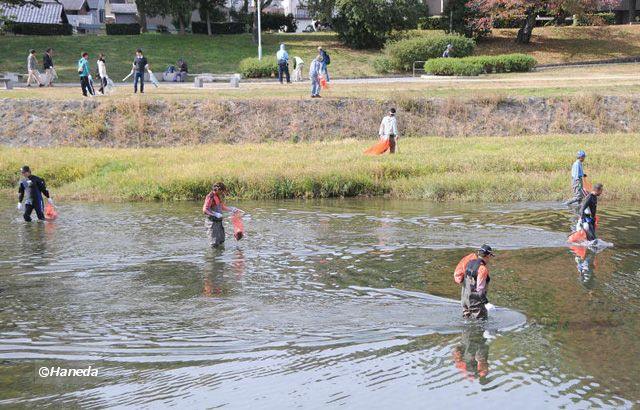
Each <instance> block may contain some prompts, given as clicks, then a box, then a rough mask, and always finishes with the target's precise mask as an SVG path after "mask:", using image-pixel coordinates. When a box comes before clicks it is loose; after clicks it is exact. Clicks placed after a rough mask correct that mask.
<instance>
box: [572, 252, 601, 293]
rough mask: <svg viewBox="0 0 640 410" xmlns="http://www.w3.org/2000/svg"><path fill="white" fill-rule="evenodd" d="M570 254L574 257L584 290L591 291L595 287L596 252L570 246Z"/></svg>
mask: <svg viewBox="0 0 640 410" xmlns="http://www.w3.org/2000/svg"><path fill="white" fill-rule="evenodd" d="M571 252H573V254H574V255H575V261H576V268H577V269H578V274H579V277H580V282H581V283H582V285H584V287H585V288H587V289H593V287H594V286H595V268H596V255H597V254H598V252H597V251H595V250H593V249H590V248H586V247H580V246H572V247H571Z"/></svg>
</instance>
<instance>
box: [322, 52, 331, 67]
mask: <svg viewBox="0 0 640 410" xmlns="http://www.w3.org/2000/svg"><path fill="white" fill-rule="evenodd" d="M323 53H324V56H323V58H324V62H325V64H326V65H329V64H331V57H329V53H327V52H326V51H323Z"/></svg>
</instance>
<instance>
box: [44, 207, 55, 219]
mask: <svg viewBox="0 0 640 410" xmlns="http://www.w3.org/2000/svg"><path fill="white" fill-rule="evenodd" d="M44 217H45V219H46V220H48V221H53V220H55V219H56V218H57V217H58V211H56V208H54V207H53V205H51V204H50V203H47V204H46V205H45V206H44Z"/></svg>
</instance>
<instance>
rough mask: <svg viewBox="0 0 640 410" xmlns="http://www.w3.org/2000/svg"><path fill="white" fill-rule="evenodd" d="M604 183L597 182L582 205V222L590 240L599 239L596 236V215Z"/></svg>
mask: <svg viewBox="0 0 640 410" xmlns="http://www.w3.org/2000/svg"><path fill="white" fill-rule="evenodd" d="M602 189H603V186H602V184H595V185H594V186H593V190H592V191H591V193H590V194H589V195H587V197H586V198H585V199H584V201H582V205H580V212H579V213H580V223H581V224H582V228H583V229H584V230H585V232H586V234H587V240H588V241H594V240H596V239H598V237H597V236H596V216H597V213H598V197H599V196H600V195H602Z"/></svg>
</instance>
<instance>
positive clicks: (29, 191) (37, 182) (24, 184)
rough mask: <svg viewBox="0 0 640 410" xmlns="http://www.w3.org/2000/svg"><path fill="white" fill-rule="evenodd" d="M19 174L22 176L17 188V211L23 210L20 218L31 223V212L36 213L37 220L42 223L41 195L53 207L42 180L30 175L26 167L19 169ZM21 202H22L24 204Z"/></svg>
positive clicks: (42, 205)
mask: <svg viewBox="0 0 640 410" xmlns="http://www.w3.org/2000/svg"><path fill="white" fill-rule="evenodd" d="M20 174H21V175H22V179H21V180H20V185H19V186H18V210H19V211H22V210H23V208H24V214H23V215H22V217H23V218H24V220H25V221H27V222H31V213H32V212H33V211H36V215H37V217H38V219H39V220H41V221H44V220H45V218H44V202H43V201H42V195H44V196H45V197H47V201H48V202H49V203H50V204H51V205H53V200H52V199H51V196H50V195H49V191H48V190H47V186H46V184H45V182H44V180H43V179H42V178H40V177H37V176H35V175H33V174H31V169H30V168H29V167H28V166H27V165H25V166H23V167H22V168H20ZM22 201H24V204H23V203H22Z"/></svg>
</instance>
